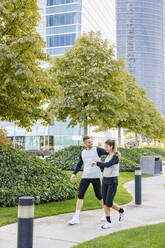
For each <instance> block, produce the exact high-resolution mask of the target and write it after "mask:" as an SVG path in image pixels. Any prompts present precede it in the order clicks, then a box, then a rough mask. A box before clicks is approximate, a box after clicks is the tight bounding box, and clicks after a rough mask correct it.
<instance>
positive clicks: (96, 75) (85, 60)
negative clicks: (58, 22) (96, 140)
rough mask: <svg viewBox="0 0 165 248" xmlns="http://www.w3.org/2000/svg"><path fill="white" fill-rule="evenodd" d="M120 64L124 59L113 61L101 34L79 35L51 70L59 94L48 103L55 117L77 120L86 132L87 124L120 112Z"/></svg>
mask: <svg viewBox="0 0 165 248" xmlns="http://www.w3.org/2000/svg"><path fill="white" fill-rule="evenodd" d="M122 67H123V61H122V60H118V61H117V60H115V58H114V49H113V46H110V45H109V44H108V42H107V41H105V40H102V39H101V35H100V33H94V32H90V33H89V34H83V35H82V36H81V37H80V38H78V39H77V41H76V44H75V45H74V46H73V47H72V48H71V49H68V50H67V51H66V52H65V55H64V57H62V58H55V60H54V61H53V64H52V68H51V71H50V74H51V78H52V82H53V83H54V85H55V86H56V87H57V88H58V89H59V92H60V95H61V96H60V97H58V98H57V97H56V98H54V99H53V100H52V103H51V106H50V108H51V110H53V112H54V114H55V116H56V118H57V120H60V121H65V120H66V118H67V117H69V118H70V123H69V126H72V127H74V126H75V125H77V124H78V123H79V124H80V125H81V126H83V127H84V135H86V134H87V127H88V125H92V126H96V125H97V124H98V123H99V121H100V120H102V119H104V118H105V116H106V115H108V116H109V118H111V117H114V116H115V113H117V114H118V115H120V114H122V109H121V108H120V106H121V105H123V104H124V102H125V93H124V90H125V85H124V84H123V82H122V80H121V78H122V71H121V68H122ZM111 123H113V119H111ZM112 125H113V124H112Z"/></svg>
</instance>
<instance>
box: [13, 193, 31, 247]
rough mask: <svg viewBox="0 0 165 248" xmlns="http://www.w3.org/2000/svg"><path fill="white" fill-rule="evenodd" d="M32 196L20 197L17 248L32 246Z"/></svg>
mask: <svg viewBox="0 0 165 248" xmlns="http://www.w3.org/2000/svg"><path fill="white" fill-rule="evenodd" d="M33 220H34V197H29V196H25V197H20V198H19V205H18V236H17V248H33Z"/></svg>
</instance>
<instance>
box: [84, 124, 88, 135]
mask: <svg viewBox="0 0 165 248" xmlns="http://www.w3.org/2000/svg"><path fill="white" fill-rule="evenodd" d="M87 135H88V125H84V136H87Z"/></svg>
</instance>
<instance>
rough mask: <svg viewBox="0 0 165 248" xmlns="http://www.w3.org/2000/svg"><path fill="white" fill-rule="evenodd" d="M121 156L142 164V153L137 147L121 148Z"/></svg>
mask: <svg viewBox="0 0 165 248" xmlns="http://www.w3.org/2000/svg"><path fill="white" fill-rule="evenodd" d="M119 151H120V152H121V156H122V157H124V158H126V159H128V160H131V161H133V162H134V163H136V164H140V158H141V154H140V153H139V152H137V151H136V149H135V148H119Z"/></svg>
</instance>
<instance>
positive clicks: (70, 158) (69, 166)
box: [46, 146, 84, 170]
mask: <svg viewBox="0 0 165 248" xmlns="http://www.w3.org/2000/svg"><path fill="white" fill-rule="evenodd" d="M83 149H84V147H83V146H69V147H66V148H64V149H61V150H59V151H57V152H55V153H54V154H51V155H50V156H48V157H47V158H46V161H47V162H48V163H50V164H52V165H57V167H58V168H61V169H63V170H74V168H75V167H76V164H77V162H78V161H79V157H80V152H81V151H82V150H83Z"/></svg>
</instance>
